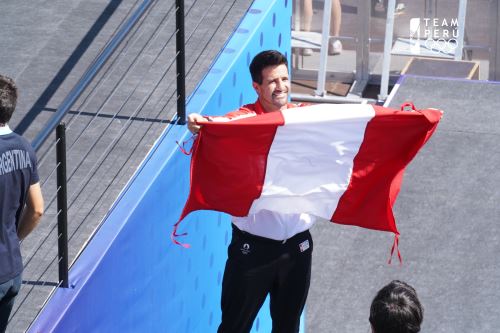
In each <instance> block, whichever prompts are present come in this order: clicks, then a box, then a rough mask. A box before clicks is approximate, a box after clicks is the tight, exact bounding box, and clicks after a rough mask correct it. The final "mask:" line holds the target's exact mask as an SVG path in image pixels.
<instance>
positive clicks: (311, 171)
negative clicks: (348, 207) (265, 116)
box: [249, 104, 375, 220]
mask: <svg viewBox="0 0 500 333" xmlns="http://www.w3.org/2000/svg"><path fill="white" fill-rule="evenodd" d="M282 113H283V116H284V119H285V125H284V126H280V127H278V130H277V132H276V136H275V138H274V141H273V143H272V145H271V149H270V152H269V156H268V160H267V168H266V176H265V180H264V188H263V190H262V194H261V196H260V198H258V199H256V200H255V201H254V202H253V204H252V207H251V208H250V212H249V213H250V214H253V213H256V212H258V211H260V210H262V209H267V210H273V211H278V212H280V213H288V214H292V213H309V214H313V215H316V216H319V217H323V218H325V219H328V220H329V219H330V218H331V217H332V215H333V212H334V210H335V209H336V207H337V204H338V201H339V199H340V197H341V196H342V194H343V193H344V192H345V190H346V188H347V186H348V185H349V180H350V177H351V174H352V168H353V159H354V157H355V156H356V154H357V153H358V150H359V147H360V145H361V142H362V141H363V137H364V133H365V128H366V124H367V123H368V121H370V119H372V118H373V117H374V116H375V110H374V109H373V107H372V106H371V105H360V104H337V105H332V104H318V105H312V106H308V107H301V108H294V109H288V110H285V111H283V112H282ZM318 138H319V139H318ZM282 197H286V198H287V199H286V200H281V198H282Z"/></svg>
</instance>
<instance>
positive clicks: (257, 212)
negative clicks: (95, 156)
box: [173, 51, 442, 333]
mask: <svg viewBox="0 0 500 333" xmlns="http://www.w3.org/2000/svg"><path fill="white" fill-rule="evenodd" d="M250 73H251V75H252V81H253V83H252V85H253V88H254V89H255V91H256V92H257V95H258V99H257V101H256V102H255V103H254V104H248V105H244V106H242V107H241V108H240V109H238V110H237V111H234V112H230V113H228V114H227V115H225V116H223V117H203V116H201V115H198V114H191V115H189V117H188V128H189V130H190V131H191V132H193V133H198V135H197V138H196V140H195V142H194V144H193V156H192V159H191V185H190V186H191V188H190V193H189V197H188V199H187V202H186V205H185V207H184V210H183V212H182V214H181V218H180V220H179V222H177V223H176V224H175V226H174V232H173V240H174V242H176V243H178V244H180V243H179V242H178V241H176V240H175V237H176V236H178V234H177V232H176V230H177V228H178V226H179V223H180V221H181V220H182V219H183V218H184V217H185V216H186V215H187V214H189V212H191V211H195V210H203V209H207V210H215V211H220V212H225V213H228V214H230V215H231V216H232V227H233V238H232V241H231V244H230V245H229V248H228V260H227V262H226V268H225V272H224V279H223V283H222V301H221V305H222V323H221V325H220V326H219V332H249V331H250V329H251V327H252V323H253V320H254V319H255V317H256V315H257V313H258V311H259V309H260V307H261V306H262V304H263V302H264V300H265V298H266V297H267V295H268V294H269V295H270V300H271V317H272V319H273V332H285V333H286V332H298V330H299V324H300V315H301V313H302V310H303V308H304V304H305V301H306V298H307V293H308V290H309V283H310V276H311V253H312V248H313V242H312V239H311V235H310V233H309V228H311V226H312V225H313V224H314V223H315V222H316V220H317V219H319V218H324V219H327V220H330V221H332V222H335V223H339V224H346V225H355V226H359V227H362V228H368V229H373V230H381V231H388V232H392V233H394V235H395V236H394V245H393V248H392V251H391V257H392V252H393V251H394V252H396V253H397V254H398V257H399V260H400V261H401V260H402V259H401V256H400V255H399V250H398V240H399V232H398V230H397V227H396V222H395V218H394V214H393V212H392V208H393V205H394V203H395V201H396V198H397V195H398V193H399V190H400V187H401V183H402V179H403V173H404V170H405V167H406V166H407V165H408V163H409V162H410V161H411V160H412V159H413V157H415V155H416V154H417V152H418V151H419V149H420V148H421V147H422V146H423V145H424V144H425V143H426V142H427V140H428V139H429V138H430V137H431V135H432V134H433V132H434V131H435V129H436V127H437V124H438V122H439V120H440V119H441V116H442V112H441V111H440V110H436V109H424V110H416V109H415V107H414V106H413V104H411V103H406V104H404V105H403V106H402V108H401V109H400V110H395V109H389V108H385V107H381V106H377V105H369V104H317V105H294V104H290V103H288V93H289V90H290V80H289V76H288V67H287V60H286V58H285V57H284V56H283V55H282V54H281V53H279V52H277V51H264V52H261V53H259V54H258V55H257V56H255V58H254V59H253V61H252V63H251V64H250ZM298 106H301V107H298ZM408 106H410V107H411V110H409V111H407V110H405V107H408ZM201 126H203V128H201Z"/></svg>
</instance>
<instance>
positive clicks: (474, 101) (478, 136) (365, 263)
mask: <svg viewBox="0 0 500 333" xmlns="http://www.w3.org/2000/svg"><path fill="white" fill-rule="evenodd" d="M498 96H500V85H498V84H494V83H478V82H471V81H469V82H464V81H450V80H444V79H427V78H407V79H406V80H405V82H404V83H403V84H402V86H401V87H400V88H399V90H398V92H397V94H396V95H395V97H394V99H393V101H392V102H391V106H392V107H397V106H398V105H400V104H401V103H402V102H404V101H406V100H412V101H413V102H414V103H415V105H416V106H417V107H419V108H426V107H436V108H440V109H442V110H444V116H443V119H442V121H441V123H440V125H439V126H438V129H437V131H436V133H435V135H434V136H433V137H432V138H431V139H430V141H429V142H428V143H427V145H426V146H425V147H424V148H423V149H422V150H421V152H420V153H419V154H418V155H417V156H416V158H415V159H414V160H413V161H412V162H411V164H410V165H409V167H408V168H407V171H406V174H405V178H404V180H403V185H402V189H401V193H400V195H399V197H398V200H397V202H396V205H395V209H394V211H395V216H396V220H397V225H398V228H399V231H400V232H401V240H400V249H401V252H402V255H403V265H402V266H399V265H398V264H397V261H396V263H394V262H393V264H392V265H387V264H386V261H387V259H388V257H389V250H390V246H391V245H392V236H391V235H390V234H388V233H382V232H375V231H369V230H361V229H359V228H355V227H346V226H338V225H335V224H331V223H328V222H324V223H321V224H319V225H316V226H315V227H314V228H313V234H314V240H315V253H314V264H313V280H312V284H311V292H310V296H309V299H308V305H307V306H308V308H307V327H308V332H369V323H368V315H369V306H370V302H371V300H372V299H373V297H374V296H375V294H376V292H377V291H378V289H380V288H381V287H382V286H384V285H385V284H387V283H388V282H390V281H391V280H393V279H400V280H404V281H407V282H408V283H410V284H411V285H413V286H414V287H415V288H416V290H417V292H418V294H419V297H420V299H421V301H422V303H423V305H424V308H425V313H424V324H423V328H422V332H494V331H496V327H498V325H499V324H500V310H499V304H500V291H499V289H498V288H497V285H498V281H500V280H499V279H500V267H499V265H498V262H497V261H498V260H497V253H498V252H499V251H500V225H499V223H498V222H499V221H500V219H499V216H500V205H499V204H498V203H499V202H500V194H499V192H498V189H497V187H498V184H499V183H500V173H499V172H498V167H497V166H498V165H499V163H500V145H499V144H498V142H499V139H500V132H499V130H498V127H499V125H500V113H499V112H498V107H497V106H498V105H499V104H498V103H499V100H498V98H499V97H498Z"/></svg>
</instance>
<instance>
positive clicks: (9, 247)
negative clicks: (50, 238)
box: [0, 75, 44, 332]
mask: <svg viewBox="0 0 500 333" xmlns="http://www.w3.org/2000/svg"><path fill="white" fill-rule="evenodd" d="M16 102H17V87H16V85H15V83H14V81H13V80H12V79H10V78H8V77H5V76H3V75H0V332H5V330H6V328H7V323H8V320H9V316H10V312H11V311H12V307H13V305H14V299H15V297H16V295H17V294H18V293H19V289H20V288H21V281H22V280H21V274H22V271H23V263H22V257H21V249H20V246H19V242H20V240H22V239H24V238H25V237H26V236H27V235H28V234H29V233H30V232H31V231H32V230H33V229H34V228H35V227H36V225H37V224H38V222H39V221H40V218H41V217H42V214H43V208H44V203H43V197H42V191H41V189H40V183H39V178H38V171H37V159H36V155H35V151H34V150H33V148H32V147H31V145H30V143H29V142H28V141H27V140H26V139H24V138H23V137H21V136H20V135H18V134H16V133H14V132H12V130H11V129H10V128H9V125H8V122H9V120H10V118H11V116H12V113H13V112H14V109H15V108H16Z"/></svg>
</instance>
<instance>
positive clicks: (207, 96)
mask: <svg viewBox="0 0 500 333" xmlns="http://www.w3.org/2000/svg"><path fill="white" fill-rule="evenodd" d="M290 22H291V0H275V1H268V0H257V1H255V2H254V3H253V5H252V6H251V8H250V9H249V11H248V12H247V14H246V15H245V17H244V18H243V20H242V21H241V23H240V25H239V27H238V28H237V29H236V31H235V32H234V33H233V35H232V37H231V38H230V39H229V40H228V42H227V43H226V46H225V47H224V48H223V50H222V51H221V52H220V53H219V55H218V57H217V59H216V61H215V62H214V63H213V65H212V67H211V68H210V70H209V71H208V73H207V74H206V76H205V78H204V79H203V80H202V81H201V82H200V84H199V85H198V87H197V88H196V90H195V92H194V93H193V94H192V95H191V96H190V99H189V101H188V104H187V110H188V113H190V112H198V113H202V114H210V115H217V114H224V113H226V112H228V111H230V110H232V109H235V108H237V107H239V106H240V105H241V104H245V103H251V102H253V101H255V99H256V95H255V92H254V91H253V88H252V86H251V78H250V74H249V72H248V64H249V63H250V61H251V59H252V58H253V56H254V55H255V54H257V53H258V52H260V51H262V50H265V49H278V50H280V51H282V52H283V53H286V54H287V56H288V57H289V56H290ZM189 136H190V134H189V133H188V132H187V130H186V128H185V127H184V126H170V127H169V128H167V129H166V131H165V132H164V133H163V135H162V136H161V138H160V139H159V140H158V142H157V143H156V145H155V146H154V147H153V149H152V151H151V152H150V154H149V155H148V157H147V158H146V159H145V161H144V162H143V164H142V165H141V167H140V168H139V170H138V171H137V173H136V175H135V176H134V178H133V179H132V180H131V181H130V183H129V184H128V186H127V188H126V189H125V191H124V192H123V193H122V195H121V196H120V198H119V199H118V200H117V202H116V203H115V205H114V206H113V208H112V209H111V210H110V212H109V214H108V216H107V218H106V220H105V222H104V223H103V225H102V226H101V228H100V229H99V230H98V232H97V233H96V234H95V236H94V237H93V239H92V240H91V242H90V243H89V245H88V246H87V248H86V249H85V251H84V252H83V253H82V254H81V256H80V257H79V258H78V260H77V261H76V263H75V264H74V265H73V267H72V269H71V271H70V285H71V288H68V289H66V290H65V289H58V290H56V292H55V293H54V295H53V296H52V298H51V299H50V301H49V302H48V304H47V305H46V306H45V308H44V309H43V311H42V312H41V314H40V316H39V317H38V318H37V320H36V321H35V322H34V324H33V325H32V327H31V328H30V332H52V331H54V332H175V333H178V332H188V333H192V332H203V333H205V332H215V331H216V329H217V326H218V324H219V321H220V316H221V314H220V308H219V303H220V290H221V283H222V275H223V271H224V264H225V260H226V257H227V254H226V247H227V245H228V243H229V242H230V238H231V234H230V229H231V227H230V220H229V217H228V216H227V215H225V214H221V213H217V212H207V211H203V212H195V213H192V214H190V215H189V216H188V217H187V218H186V219H185V220H184V221H183V222H182V223H181V225H180V228H179V232H187V233H188V235H187V236H185V237H181V238H180V239H179V240H180V241H181V242H186V243H189V244H191V248H190V249H184V248H182V247H180V246H177V245H174V244H173V243H172V242H171V240H170V233H171V231H172V225H173V224H174V223H175V222H176V221H177V219H178V217H179V215H180V213H181V210H182V207H183V204H184V202H185V200H186V198H187V195H188V190H189V174H188V172H189V162H190V158H189V157H188V156H185V155H183V154H182V153H181V152H180V151H179V149H178V147H177V145H176V143H175V142H176V141H179V142H181V141H185V140H187V139H188V138H189ZM270 325H271V322H270V317H269V311H268V306H267V304H266V305H265V306H264V307H263V310H262V311H261V313H259V316H258V318H257V320H256V321H255V323H254V327H253V330H252V332H270V331H271V326H270Z"/></svg>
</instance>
